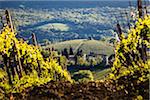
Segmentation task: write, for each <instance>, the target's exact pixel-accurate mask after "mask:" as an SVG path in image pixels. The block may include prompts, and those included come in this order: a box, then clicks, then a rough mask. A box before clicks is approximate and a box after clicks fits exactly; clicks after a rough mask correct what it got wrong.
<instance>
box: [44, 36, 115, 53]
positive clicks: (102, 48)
mask: <svg viewBox="0 0 150 100" xmlns="http://www.w3.org/2000/svg"><path fill="white" fill-rule="evenodd" d="M49 47H50V48H51V47H54V48H55V49H57V50H58V51H61V50H63V49H64V48H68V50H69V48H70V47H72V48H73V50H74V52H75V51H76V50H77V48H79V50H81V49H82V50H83V52H84V53H86V54H89V53H90V52H94V53H98V54H106V55H110V54H113V47H112V46H111V45H110V44H108V43H106V42H103V41H98V40H86V39H78V40H69V41H64V42H59V43H55V44H51V45H48V46H45V47H43V48H49Z"/></svg>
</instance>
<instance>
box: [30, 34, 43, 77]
mask: <svg viewBox="0 0 150 100" xmlns="http://www.w3.org/2000/svg"><path fill="white" fill-rule="evenodd" d="M32 41H33V45H34V46H36V47H38V43H37V39H36V36H35V34H34V33H32ZM37 63H38V76H39V77H40V74H41V66H40V61H39V59H38V58H37Z"/></svg>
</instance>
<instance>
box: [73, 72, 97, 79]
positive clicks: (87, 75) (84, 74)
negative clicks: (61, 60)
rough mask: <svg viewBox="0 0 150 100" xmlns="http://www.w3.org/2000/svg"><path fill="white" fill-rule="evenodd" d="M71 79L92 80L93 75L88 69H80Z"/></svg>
mask: <svg viewBox="0 0 150 100" xmlns="http://www.w3.org/2000/svg"><path fill="white" fill-rule="evenodd" d="M73 79H74V80H75V81H78V82H88V81H93V80H94V77H93V74H92V72H91V71H90V70H80V71H78V72H75V73H74V74H73Z"/></svg>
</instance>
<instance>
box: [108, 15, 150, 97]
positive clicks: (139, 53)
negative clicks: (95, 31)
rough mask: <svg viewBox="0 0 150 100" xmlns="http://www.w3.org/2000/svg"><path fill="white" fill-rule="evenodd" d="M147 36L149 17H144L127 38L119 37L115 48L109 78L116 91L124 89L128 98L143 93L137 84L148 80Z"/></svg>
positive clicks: (149, 29)
mask: <svg viewBox="0 0 150 100" xmlns="http://www.w3.org/2000/svg"><path fill="white" fill-rule="evenodd" d="M148 34H150V16H145V17H144V18H143V19H139V20H138V21H137V22H136V25H135V28H132V29H131V30H130V31H129V33H128V36H127V37H125V36H123V35H122V36H121V41H120V42H119V43H117V46H116V55H115V56H116V57H115V61H114V63H113V67H112V68H111V69H112V73H111V74H110V76H109V77H110V79H112V80H113V81H115V83H116V87H117V90H120V89H124V91H125V93H126V94H128V95H129V96H131V95H136V96H137V95H141V94H143V93H145V90H144V89H143V88H142V87H139V84H140V83H141V82H145V81H147V80H148V79H149V69H150V60H149V59H148V57H147V55H146V50H147V49H148V48H150V43H149V38H150V37H148ZM147 52H148V51H147ZM137 86H138V87H137ZM131 91H132V92H131ZM138 98H139V97H138ZM140 98H141V97H140Z"/></svg>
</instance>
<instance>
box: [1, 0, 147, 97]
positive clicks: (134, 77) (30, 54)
mask: <svg viewBox="0 0 150 100" xmlns="http://www.w3.org/2000/svg"><path fill="white" fill-rule="evenodd" d="M139 1H140V0H139ZM138 11H139V16H138V17H137V21H136V23H135V25H134V27H131V28H130V30H129V32H128V35H127V36H125V35H124V34H123V33H122V32H121V28H120V26H119V24H117V27H118V31H119V32H118V36H119V42H116V43H115V60H114V63H113V66H112V67H111V72H110V73H109V75H108V76H107V77H105V79H104V80H96V81H93V80H92V81H89V82H76V81H75V80H73V79H72V78H71V75H70V74H69V72H68V71H67V70H65V69H63V68H62V67H61V66H60V65H59V64H58V61H57V59H54V57H53V56H52V55H50V56H49V57H47V58H46V59H45V58H44V57H43V55H42V53H41V52H42V48H41V47H40V46H39V45H38V43H37V40H36V36H35V34H34V33H33V34H32V42H33V43H32V44H28V42H27V41H24V40H23V39H21V38H17V37H16V36H17V30H16V28H15V26H14V25H13V22H12V20H11V16H10V12H9V11H8V10H6V11H5V14H4V15H5V20H6V22H5V23H4V22H2V24H3V29H1V31H0V32H1V34H0V55H1V57H2V59H3V61H2V63H3V67H0V99H2V100H5V99H6V100H7V99H8V100H9V99H10V100H20V99H23V100H47V99H56V100H61V99H62V100H66V99H67V100H72V99H90V100H95V99H96V100H103V99H104V100H107V99H108V100H131V99H135V100H143V99H144V100H148V99H149V97H148V96H149V77H150V75H149V71H150V53H149V49H150V16H149V15H148V14H145V15H143V14H142V13H141V9H140V7H139V10H138Z"/></svg>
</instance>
